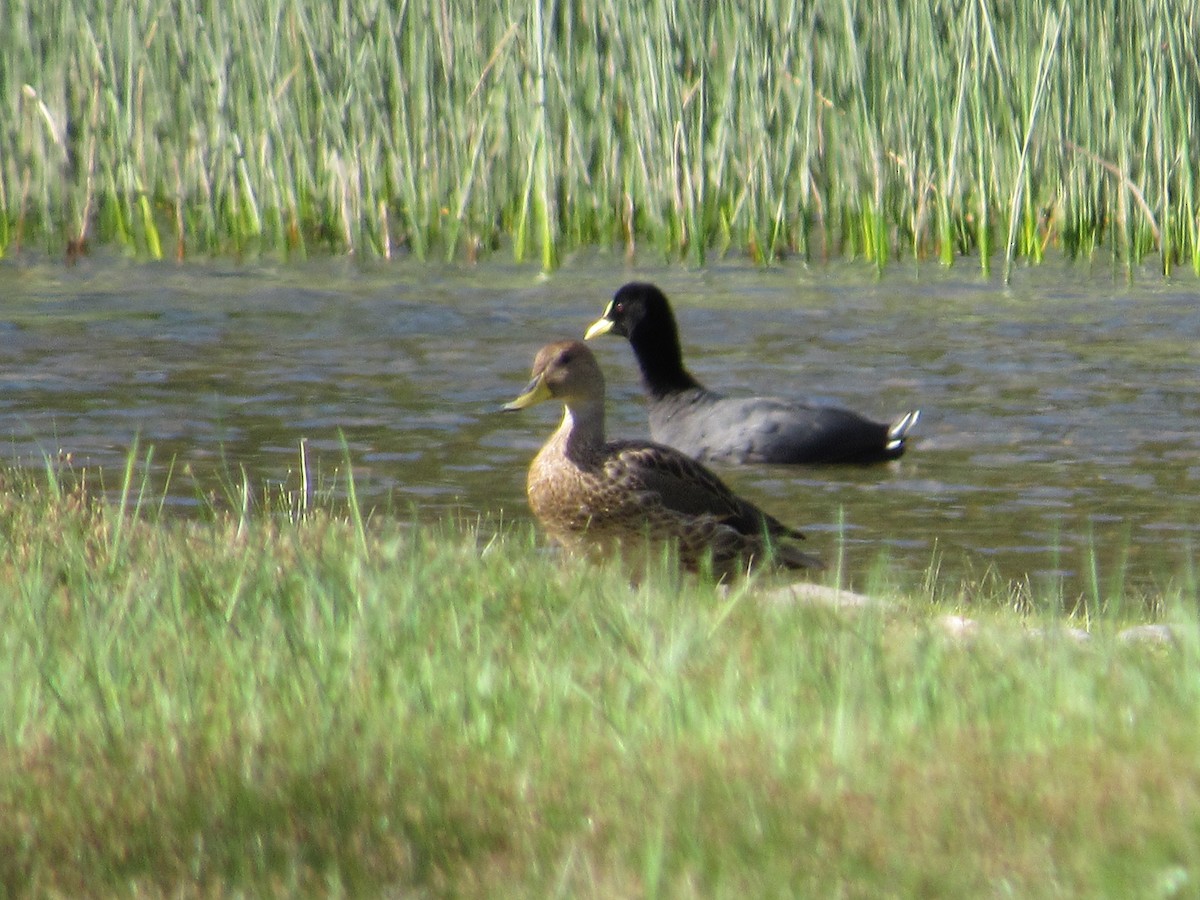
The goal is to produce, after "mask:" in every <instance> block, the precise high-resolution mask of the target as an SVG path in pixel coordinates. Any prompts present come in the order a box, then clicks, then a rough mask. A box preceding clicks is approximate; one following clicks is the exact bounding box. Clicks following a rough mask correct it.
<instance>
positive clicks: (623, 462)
mask: <svg viewBox="0 0 1200 900" xmlns="http://www.w3.org/2000/svg"><path fill="white" fill-rule="evenodd" d="M608 449H609V453H608V455H607V458H606V460H605V463H604V468H605V474H606V476H607V477H608V478H609V479H612V480H613V481H619V482H621V483H623V484H625V485H627V486H628V487H629V488H630V490H633V491H636V492H638V493H639V494H640V495H644V496H649V497H652V498H654V500H653V502H657V503H660V504H661V505H662V506H663V507H664V508H666V509H669V510H672V511H674V512H677V513H681V514H683V515H686V516H697V517H699V516H709V517H712V518H715V519H717V520H719V521H721V522H722V523H724V524H725V525H728V526H729V527H731V528H733V529H735V530H737V531H739V532H741V533H742V534H747V535H761V534H762V533H763V531H764V530H765V531H766V532H767V533H768V534H771V535H773V536H775V537H791V538H802V537H803V535H802V534H801V533H800V532H799V531H796V530H795V529H793V528H790V527H788V526H787V525H785V524H784V523H782V522H780V521H779V520H778V519H776V518H775V517H774V516H771V515H769V514H768V513H766V512H763V511H762V510H761V509H759V508H758V507H757V506H755V505H754V504H753V503H750V502H749V501H748V500H743V499H742V498H741V497H739V496H737V495H736V494H735V493H734V492H733V491H731V490H730V489H729V487H728V486H727V485H726V484H725V483H724V482H723V481H721V479H720V478H718V477H717V476H716V475H715V474H713V473H712V472H711V471H710V470H709V469H707V468H706V467H705V466H703V465H701V464H700V463H698V462H696V461H695V460H694V459H692V458H691V457H688V456H685V455H684V454H682V453H680V452H679V451H677V450H674V449H672V448H670V447H665V446H662V445H660V444H649V443H643V442H637V441H625V442H615V443H610V444H609V446H608Z"/></svg>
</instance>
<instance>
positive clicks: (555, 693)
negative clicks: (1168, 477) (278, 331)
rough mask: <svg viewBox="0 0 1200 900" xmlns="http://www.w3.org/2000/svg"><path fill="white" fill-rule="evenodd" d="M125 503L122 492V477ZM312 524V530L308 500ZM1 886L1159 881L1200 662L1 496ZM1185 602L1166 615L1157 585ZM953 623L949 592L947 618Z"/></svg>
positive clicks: (1190, 868) (466, 554)
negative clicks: (957, 636)
mask: <svg viewBox="0 0 1200 900" xmlns="http://www.w3.org/2000/svg"><path fill="white" fill-rule="evenodd" d="M129 496H130V497H132V496H133V495H132V494H130V495H129ZM293 512H294V511H293ZM0 576H2V577H0V585H3V587H2V588H0V590H2V591H3V592H4V597H3V600H2V602H0V641H3V650H2V652H0V679H2V682H3V684H4V685H5V690H4V691H3V692H0V722H2V723H3V731H2V735H3V737H2V740H0V849H2V851H3V852H0V891H3V893H4V894H5V896H22V895H40V896H45V895H78V894H88V895H92V896H97V895H109V894H111V895H124V894H128V895H134V894H136V895H138V896H160V895H168V894H169V895H171V896H197V895H205V896H208V895H214V894H226V893H246V894H248V895H252V896H275V895H283V894H289V895H294V894H297V893H300V894H311V893H322V894H324V893H327V892H333V893H342V892H344V893H347V894H353V895H358V896H362V895H374V894H379V893H387V894H395V895H404V896H408V895H457V896H550V895H564V896H581V895H582V896H603V897H611V896H653V895H665V896H679V895H684V896H693V895H695V896H733V895H739V896H742V895H746V894H747V893H749V894H750V895H764V894H774V893H780V892H782V893H794V894H797V895H805V896H833V895H841V896H931V897H932V896H947V897H951V896H953V897H959V896H992V895H997V894H1011V895H1014V896H1036V897H1045V896H1082V895H1086V896H1113V897H1116V896H1171V895H1172V894H1173V892H1175V891H1177V890H1182V891H1184V892H1190V891H1191V890H1193V889H1194V887H1195V884H1196V879H1197V878H1200V842H1198V841H1197V837H1196V836H1197V833H1200V832H1198V829H1197V824H1198V819H1200V752H1197V751H1198V748H1200V719H1198V717H1197V715H1196V709H1197V705H1198V701H1200V674H1198V673H1200V666H1198V665H1197V664H1198V663H1200V660H1198V659H1197V652H1198V649H1200V648H1198V647H1197V646H1196V643H1195V641H1194V640H1193V639H1192V636H1193V635H1194V633H1195V628H1194V624H1193V625H1188V624H1185V625H1183V626H1182V627H1181V630H1180V634H1181V635H1183V636H1184V638H1185V639H1184V640H1183V641H1182V642H1181V643H1180V644H1178V645H1176V646H1173V647H1170V648H1167V647H1142V646H1129V645H1127V644H1124V643H1122V642H1120V641H1118V640H1116V639H1114V637H1113V633H1114V630H1115V626H1116V625H1117V624H1118V623H1115V622H1109V621H1104V620H1096V621H1092V622H1091V623H1089V624H1090V626H1091V627H1092V629H1093V633H1094V637H1093V640H1092V641H1091V642H1089V643H1087V644H1084V645H1078V644H1075V643H1074V642H1072V641H1070V640H1066V639H1062V640H1058V639H1053V638H1049V639H1047V638H1043V639H1033V638H1030V637H1029V636H1027V635H1026V636H1023V635H1022V628H1021V623H1019V622H1018V621H1016V620H1015V619H1014V618H1013V616H1012V614H1010V613H1006V612H1005V610H1004V602H1005V601H1004V599H1003V598H995V599H994V600H988V599H987V598H979V599H977V600H976V601H975V602H976V605H975V607H973V609H972V612H973V613H975V614H977V615H978V616H979V617H980V619H981V620H983V621H984V623H985V625H986V626H987V627H986V628H985V630H984V632H983V633H981V635H979V636H977V637H976V638H975V639H974V640H973V641H969V642H966V643H963V642H960V641H956V640H952V639H950V638H948V637H946V636H945V635H944V634H943V633H942V632H941V631H940V630H939V629H938V628H936V627H934V626H933V625H932V620H931V614H932V613H933V612H934V611H935V610H933V609H932V608H931V607H930V606H929V605H928V604H927V603H926V602H925V601H922V600H920V599H913V598H911V597H910V599H909V600H908V601H906V602H904V603H901V604H900V606H899V607H897V608H896V609H894V610H893V611H891V612H889V613H887V614H886V615H885V614H874V613H860V614H852V613H832V612H830V611H828V610H821V609H815V608H805V607H798V606H794V605H791V606H788V605H778V604H768V603H765V602H763V601H762V599H761V597H759V596H758V594H757V590H758V589H757V588H753V589H749V590H747V589H745V588H741V587H739V588H735V589H734V590H733V591H731V592H730V593H728V594H723V593H722V592H720V591H718V590H717V589H716V588H715V587H713V586H711V585H703V584H696V583H685V584H684V585H682V587H681V586H680V585H679V584H678V583H677V582H676V581H674V580H673V579H672V578H671V577H670V575H669V573H667V572H662V573H659V574H658V575H656V576H653V577H650V578H649V579H648V580H647V581H646V582H645V583H643V584H642V585H641V586H640V587H638V588H636V589H631V588H630V587H629V585H628V583H627V582H626V581H625V580H624V579H623V578H622V577H621V575H620V574H619V573H618V572H616V571H613V570H605V569H596V568H588V567H564V566H560V565H558V564H556V563H555V561H554V560H552V559H550V558H547V557H546V556H545V555H544V554H542V553H539V552H537V551H536V549H535V544H534V541H533V540H532V538H531V535H530V533H529V532H528V531H527V530H525V529H521V528H513V529H508V530H506V531H505V532H504V533H503V534H502V536H501V537H499V538H494V539H486V540H485V539H484V538H483V537H482V536H481V535H480V534H479V533H478V532H476V531H474V530H473V529H471V528H469V527H463V526H459V525H451V524H448V525H445V526H443V527H435V528H422V529H419V530H412V529H409V528H405V527H400V526H398V525H397V524H395V523H391V524H389V523H388V522H386V521H377V522H372V521H367V522H366V523H362V525H361V527H360V523H359V522H357V521H356V517H355V516H354V515H353V510H351V512H350V513H349V514H345V515H343V514H339V513H337V512H335V511H330V510H326V511H321V510H318V509H312V508H310V509H309V511H308V512H307V513H305V514H304V516H302V517H300V518H297V517H296V516H295V515H294V514H293V515H283V514H280V515H278V516H274V515H270V514H268V513H261V514H254V515H252V516H249V517H234V516H224V515H218V516H215V517H213V518H212V520H211V521H208V522H195V521H193V522H180V521H155V519H154V516H153V515H150V514H145V513H144V514H143V515H141V516H138V517H133V516H130V515H128V514H122V512H121V510H120V509H119V508H117V507H115V506H112V505H106V504H104V503H101V502H98V501H96V500H94V499H92V498H90V497H89V496H88V494H87V493H86V492H85V491H82V490H80V489H78V487H77V479H76V477H75V476H69V477H68V476H60V477H54V478H48V477H46V476H41V477H38V478H31V477H29V476H27V475H22V474H19V473H6V474H5V476H4V478H3V483H2V489H0ZM1165 602H1166V603H1167V605H1168V606H1176V607H1177V606H1178V598H1174V599H1172V598H1165ZM943 609H944V607H943Z"/></svg>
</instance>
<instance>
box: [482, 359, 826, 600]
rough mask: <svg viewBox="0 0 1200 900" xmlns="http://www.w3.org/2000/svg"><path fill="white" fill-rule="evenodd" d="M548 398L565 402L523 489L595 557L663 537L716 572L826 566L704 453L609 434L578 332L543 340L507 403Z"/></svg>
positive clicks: (552, 533) (538, 509)
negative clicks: (706, 461) (528, 374)
mask: <svg viewBox="0 0 1200 900" xmlns="http://www.w3.org/2000/svg"><path fill="white" fill-rule="evenodd" d="M550 400H556V401H558V402H560V403H561V404H562V405H563V418H562V423H561V424H560V425H559V427H558V429H557V430H556V431H555V432H554V434H553V435H552V436H551V437H550V439H549V440H548V441H547V442H546V444H545V445H544V446H543V447H542V448H541V450H539V451H538V453H537V455H536V456H535V457H534V458H533V462H532V463H531V464H530V466H529V472H528V476H527V479H526V493H527V496H528V500H529V506H530V509H531V510H532V512H533V515H534V518H535V519H536V520H537V521H538V523H539V525H540V526H541V528H542V529H543V530H544V531H545V532H546V534H547V536H548V537H549V538H550V540H551V541H552V542H553V543H555V544H558V545H559V546H561V547H562V548H564V549H565V550H567V551H568V552H570V553H572V554H582V555H584V556H589V557H593V558H597V557H599V558H606V557H610V556H613V555H617V554H625V553H626V552H637V551H638V550H639V549H655V548H662V547H663V546H669V547H670V552H673V553H675V554H677V558H678V560H679V563H680V565H681V567H682V568H684V569H686V570H690V571H693V572H711V574H712V575H714V576H716V577H717V578H719V579H724V578H727V577H730V576H734V575H737V574H741V573H743V572H748V571H750V570H751V569H756V568H761V567H763V566H764V564H767V563H769V564H770V565H771V566H772V567H774V568H785V569H820V568H822V567H823V566H822V563H821V560H820V559H819V558H818V557H817V556H815V555H813V554H810V553H806V552H803V551H801V550H800V549H799V548H798V547H796V546H795V542H796V541H800V540H803V539H804V535H803V534H802V533H801V532H799V531H797V530H796V529H794V528H792V527H790V526H788V525H785V524H784V523H783V522H781V521H780V520H779V519H777V518H775V517H774V516H772V515H770V514H769V513H767V512H764V511H763V510H761V509H759V508H758V507H757V506H755V505H754V504H753V503H751V502H750V501H749V500H746V499H744V498H742V497H739V496H738V495H737V494H735V493H734V492H733V491H732V490H731V489H730V488H729V487H728V486H727V485H726V484H725V483H724V482H723V481H722V480H721V479H720V478H719V477H718V476H717V475H716V474H715V473H714V472H712V471H711V470H710V469H709V468H707V467H706V466H704V465H703V464H702V463H700V462H698V461H696V460H695V459H693V458H691V457H690V456H687V455H685V454H683V453H681V452H679V451H678V450H675V449H674V448H672V447H667V446H664V445H662V444H656V443H654V442H652V441H641V440H612V441H610V440H608V439H607V437H606V435H605V426H604V407H605V384H604V375H603V373H602V372H601V370H600V364H599V363H598V362H597V360H596V357H595V355H594V354H593V353H592V351H591V349H590V348H589V347H588V346H587V345H586V344H584V343H583V342H582V341H578V340H562V341H556V342H553V343H549V344H546V345H545V346H544V347H542V348H541V349H540V350H539V351H538V352H537V355H536V357H535V358H534V362H533V370H532V380H531V381H530V382H529V384H528V385H527V386H526V388H525V390H524V391H522V392H521V394H520V395H519V396H518V397H517V398H516V399H514V400H512V401H511V402H510V403H507V404H505V405H504V407H503V409H504V410H506V411H513V410H521V409H526V408H528V407H531V406H534V405H535V404H538V403H543V402H546V401H550Z"/></svg>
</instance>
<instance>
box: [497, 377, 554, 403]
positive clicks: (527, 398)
mask: <svg viewBox="0 0 1200 900" xmlns="http://www.w3.org/2000/svg"><path fill="white" fill-rule="evenodd" d="M551 396H552V395H551V394H550V388H549V387H547V386H546V379H545V378H544V377H542V376H541V375H539V376H538V377H537V378H535V379H533V381H531V382H529V384H528V385H527V386H526V388H525V390H524V392H523V393H522V394H521V396H520V397H518V398H517V399H516V400H513V401H512V402H511V403H505V404H504V405H503V406H502V407H500V408H501V409H502V410H504V411H505V412H512V411H513V410H516V409H525V408H526V407H528V406H533V405H535V404H537V403H544V402H545V401H547V400H549V399H550V398H551Z"/></svg>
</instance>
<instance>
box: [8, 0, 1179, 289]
mask: <svg viewBox="0 0 1200 900" xmlns="http://www.w3.org/2000/svg"><path fill="white" fill-rule="evenodd" d="M6 17H7V20H8V21H6V23H5V24H6V27H5V28H3V29H0V53H3V58H4V59H5V65H4V66H2V67H0V98H2V102H3V103H4V107H3V113H2V114H0V252H13V251H14V250H15V249H17V248H20V247H22V246H25V245H27V244H33V245H36V246H44V247H46V248H49V249H52V250H57V249H61V248H63V247H64V246H68V245H70V244H72V243H75V244H78V243H80V242H84V241H95V242H100V243H111V244H115V245H117V246H119V247H122V248H124V249H125V250H127V251H128V252H130V253H135V254H139V255H144V256H152V257H157V256H164V255H168V254H171V255H176V256H186V255H190V254H197V253H201V254H210V253H239V254H240V253H263V252H267V253H273V254H282V255H304V254H307V253H310V252H314V251H333V252H355V253H362V254H367V255H378V256H388V255H390V254H392V253H395V252H404V253H408V254H412V255H413V256H416V257H418V258H425V257H429V256H433V255H441V256H444V257H446V258H449V259H456V258H468V259H473V258H476V257H478V256H479V255H482V254H487V253H491V252H494V251H495V250H496V249H497V248H500V247H502V246H506V245H507V246H509V247H510V252H512V253H513V254H514V255H515V256H516V257H517V258H519V259H520V258H525V257H526V256H536V257H537V258H538V259H540V261H541V264H542V266H543V267H545V268H552V267H554V266H555V265H557V264H558V261H559V259H561V256H562V254H563V252H565V251H569V250H570V249H571V248H573V247H577V246H581V245H595V244H599V245H605V246H616V247H622V248H624V249H625V251H626V252H628V253H633V252H636V251H637V250H639V249H648V250H650V251H651V252H653V253H655V254H661V255H663V256H666V257H675V258H680V257H690V258H691V259H693V260H694V261H703V260H704V258H705V256H706V254H708V253H709V252H714V251H715V252H717V253H723V252H745V253H749V254H751V255H753V256H754V257H756V258H760V259H763V260H770V259H773V258H776V257H779V256H783V255H787V254H802V255H804V256H806V257H812V258H820V257H826V256H834V255H852V256H862V257H863V258H865V259H868V260H871V261H872V262H873V263H874V264H875V265H877V266H883V265H885V264H886V263H887V261H888V260H889V259H893V258H897V257H901V256H915V257H918V258H926V257H935V258H937V259H939V260H941V261H942V262H944V263H949V262H951V261H953V260H954V259H956V258H957V257H959V256H962V255H974V256H975V257H976V258H977V259H978V261H979V264H980V265H981V266H983V267H984V268H985V269H986V268H987V267H988V266H989V265H990V261H991V257H992V256H993V255H994V254H995V253H997V252H1000V253H1002V254H1003V257H1004V265H1005V269H1006V271H1008V270H1011V267H1012V266H1013V264H1014V262H1015V261H1016V260H1026V261H1036V260H1038V259H1040V258H1041V256H1042V255H1043V254H1044V253H1045V252H1047V251H1048V250H1051V249H1057V250H1060V251H1061V252H1064V253H1066V254H1068V255H1070V256H1081V257H1087V256H1090V255H1092V254H1093V253H1094V252H1095V251H1096V249H1097V247H1099V246H1100V245H1101V244H1104V243H1106V242H1107V243H1110V244H1111V247H1112V253H1113V254H1114V256H1115V257H1116V258H1117V259H1118V260H1119V261H1120V262H1121V263H1123V264H1125V265H1128V266H1134V265H1137V264H1138V263H1140V262H1141V261H1142V260H1143V259H1144V258H1145V257H1147V256H1157V257H1158V259H1159V261H1160V265H1161V268H1162V269H1163V270H1164V271H1169V270H1170V269H1171V268H1172V267H1173V266H1174V265H1176V264H1179V263H1188V264H1190V265H1191V266H1192V267H1193V268H1194V269H1197V270H1200V215H1198V213H1200V206H1198V204H1200V196H1197V190H1196V186H1195V183H1194V180H1195V174H1194V173H1195V169H1196V165H1195V163H1196V160H1194V158H1193V156H1194V152H1195V151H1194V150H1193V143H1194V142H1193V141H1192V140H1191V135H1193V134H1194V133H1195V130H1196V127H1197V124H1198V120H1200V63H1198V62H1197V59H1196V56H1195V53H1194V52H1193V49H1192V44H1193V43H1194V41H1193V32H1194V29H1195V21H1194V16H1193V15H1192V14H1191V12H1190V10H1189V8H1188V7H1186V5H1180V4H1173V3H1170V2H1167V0H1151V2H1149V3H1134V2H1132V0H1122V2H1121V3H1119V4H1118V5H1117V6H1115V7H1113V6H1105V5H1103V4H1097V3H1090V2H1085V0H1075V2H1065V3H1064V2H1052V0H1033V2H1031V3H1025V4H1017V5H1012V4H1001V3H997V2H995V0H979V2H972V3H966V4H962V3H948V2H941V3H933V4H927V5H925V6H922V7H920V8H913V7H911V5H909V4H902V3H900V2H898V0H890V2H884V3H875V4H867V3H861V2H857V0H821V2H800V0H793V2H784V3H778V4H775V3H773V4H766V3H750V4H742V3H731V2H722V3H712V4H699V5H680V4H674V3H667V2H665V0H649V2H646V3H637V4H634V3H629V2H627V0H601V2H598V3H592V4H584V5H579V4H566V3H561V2H559V3H554V2H547V0H530V2H516V0H500V2H496V3H490V4H485V5H483V6H479V5H478V4H474V3H469V2H466V0H444V2H442V3H439V4H437V7H436V9H434V10H432V12H431V10H430V9H427V8H425V7H419V8H418V7H417V6H414V5H413V4H411V3H409V2H384V0H366V2H360V3H354V4H350V3H344V2H343V3H333V4H321V3H299V4H292V3H284V2H283V0H264V2H256V3H251V2H249V0H233V2H232V3H230V4H226V5H224V6H221V7H219V8H218V7H214V6H212V5H211V4H209V3H205V2H202V0H183V2H181V3H178V4H173V5H172V6H171V7H169V8H168V7H163V6H161V4H159V5H156V4H151V3H148V2H146V0H116V2H113V3H99V2H97V0H63V2H60V3H56V4H49V5H46V4H37V3H33V2H32V0H12V2H10V3H9V4H8V6H7V7H6Z"/></svg>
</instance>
